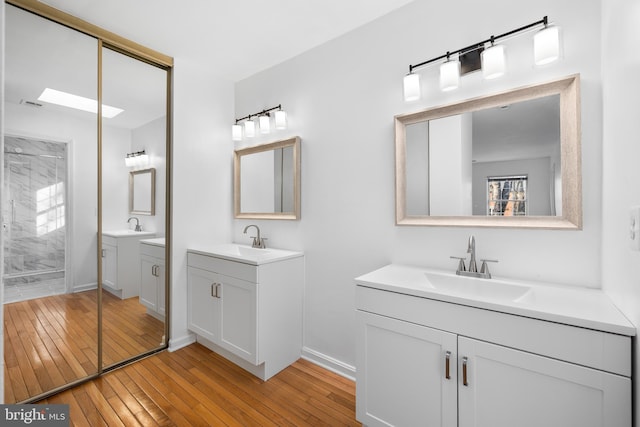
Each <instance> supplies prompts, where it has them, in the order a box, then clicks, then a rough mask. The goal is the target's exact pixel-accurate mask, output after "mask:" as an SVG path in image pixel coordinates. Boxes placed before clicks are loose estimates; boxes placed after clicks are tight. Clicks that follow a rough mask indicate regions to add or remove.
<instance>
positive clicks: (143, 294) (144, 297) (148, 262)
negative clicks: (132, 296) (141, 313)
mask: <svg viewBox="0 0 640 427" xmlns="http://www.w3.org/2000/svg"><path fill="white" fill-rule="evenodd" d="M156 271H157V263H156V258H154V257H151V256H149V255H144V254H143V255H141V256H140V304H142V305H144V306H145V307H147V308H148V309H150V310H153V311H158V285H157V280H158V279H157V277H156Z"/></svg>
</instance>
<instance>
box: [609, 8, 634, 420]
mask: <svg viewBox="0 0 640 427" xmlns="http://www.w3.org/2000/svg"><path fill="white" fill-rule="evenodd" d="M602 22H603V32H602V43H603V45H602V49H603V57H602V73H603V109H604V120H603V150H602V159H603V184H602V185H603V188H604V191H603V198H602V208H603V227H602V284H603V288H604V290H605V291H606V292H607V293H609V294H610V295H611V296H612V298H613V300H614V301H615V302H616V304H617V305H618V307H620V308H621V309H622V311H623V312H624V314H625V315H626V316H627V317H628V318H629V319H630V320H631V321H632V322H633V324H634V325H636V327H638V325H640V252H633V251H631V250H630V248H629V243H630V239H629V209H630V208H631V207H632V206H638V205H640V192H639V191H638V188H639V187H638V183H640V168H639V167H638V161H639V160H640V144H638V135H640V121H639V120H638V112H639V109H638V106H637V99H635V98H636V97H635V96H632V94H637V93H640V81H638V75H639V72H640V56H639V55H637V54H636V52H638V51H639V50H640V28H639V27H638V22H640V3H638V2H637V1H635V0H605V1H604V2H603V8H602ZM634 355H635V359H634V361H633V362H634V366H633V369H634V372H635V373H637V372H638V367H639V365H640V351H639V349H638V340H637V339H636V340H634ZM634 396H635V402H634V406H635V408H636V417H635V425H636V426H640V416H638V413H637V411H638V410H640V393H639V392H638V381H637V380H636V381H635V382H634Z"/></svg>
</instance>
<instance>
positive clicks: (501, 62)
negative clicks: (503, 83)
mask: <svg viewBox="0 0 640 427" xmlns="http://www.w3.org/2000/svg"><path fill="white" fill-rule="evenodd" d="M481 57H482V76H483V77H484V78H485V79H487V80H490V79H495V78H497V77H500V76H503V75H504V71H505V68H506V66H505V57H504V45H501V44H498V45H494V44H493V41H492V42H491V46H490V47H489V48H487V49H485V50H483V51H482V54H481Z"/></svg>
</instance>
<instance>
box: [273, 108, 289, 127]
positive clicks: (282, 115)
mask: <svg viewBox="0 0 640 427" xmlns="http://www.w3.org/2000/svg"><path fill="white" fill-rule="evenodd" d="M275 122H276V129H286V128H287V113H286V111H283V110H278V111H276V117H275Z"/></svg>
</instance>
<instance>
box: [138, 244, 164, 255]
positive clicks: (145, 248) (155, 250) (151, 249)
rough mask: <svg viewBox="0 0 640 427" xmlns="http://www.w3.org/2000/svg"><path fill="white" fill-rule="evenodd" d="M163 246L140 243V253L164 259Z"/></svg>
mask: <svg viewBox="0 0 640 427" xmlns="http://www.w3.org/2000/svg"><path fill="white" fill-rule="evenodd" d="M164 252H165V250H164V247H163V246H157V245H149V244H146V243H140V254H142V255H149V256H152V257H154V258H161V259H164Z"/></svg>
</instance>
